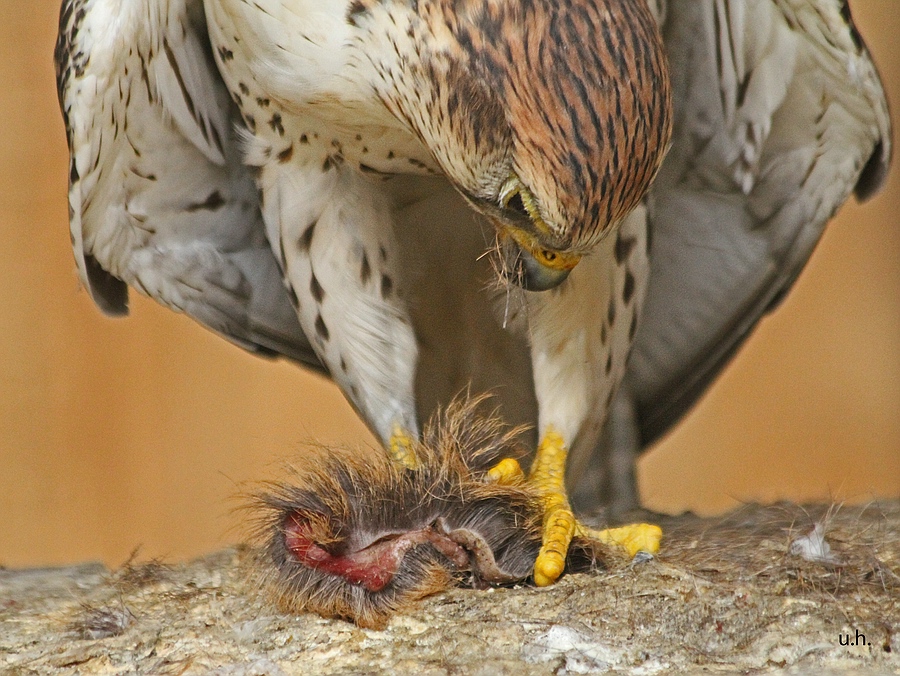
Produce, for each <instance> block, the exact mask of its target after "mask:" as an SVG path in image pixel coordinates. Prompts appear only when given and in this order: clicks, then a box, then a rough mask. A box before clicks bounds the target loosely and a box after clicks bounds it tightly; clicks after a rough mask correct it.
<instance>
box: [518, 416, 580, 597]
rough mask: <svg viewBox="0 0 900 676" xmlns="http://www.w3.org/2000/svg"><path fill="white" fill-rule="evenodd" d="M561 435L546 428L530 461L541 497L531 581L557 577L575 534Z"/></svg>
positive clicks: (541, 584) (545, 582) (532, 479)
mask: <svg viewBox="0 0 900 676" xmlns="http://www.w3.org/2000/svg"><path fill="white" fill-rule="evenodd" d="M567 455H568V450H567V449H566V446H565V442H564V441H563V438H562V436H561V435H560V434H559V433H558V432H556V430H554V429H552V428H549V429H548V430H547V431H546V432H545V433H544V438H543V439H542V440H541V443H540V445H539V446H538V449H537V454H536V455H535V457H534V463H533V464H532V465H531V474H530V476H529V477H528V480H529V482H530V483H531V484H532V485H533V486H534V487H535V488H537V490H538V491H539V492H540V494H541V498H542V500H543V501H544V537H543V544H542V545H541V551H540V552H539V553H538V556H537V559H536V560H535V562H534V583H535V584H536V585H537V586H538V587H546V586H547V585H551V584H553V583H554V582H556V581H557V580H558V579H559V576H560V575H562V573H563V570H564V569H565V567H566V554H567V553H568V551H569V545H570V544H571V542H572V538H573V537H574V535H575V515H574V514H572V508H571V507H570V506H569V498H568V496H567V495H566V485H565V480H566V456H567Z"/></svg>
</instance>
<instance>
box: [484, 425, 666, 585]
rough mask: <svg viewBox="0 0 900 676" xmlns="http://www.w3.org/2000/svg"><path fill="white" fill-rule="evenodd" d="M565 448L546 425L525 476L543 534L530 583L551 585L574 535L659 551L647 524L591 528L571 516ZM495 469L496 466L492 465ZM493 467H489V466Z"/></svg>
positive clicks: (656, 532)
mask: <svg viewBox="0 0 900 676" xmlns="http://www.w3.org/2000/svg"><path fill="white" fill-rule="evenodd" d="M567 455H568V451H567V449H566V446H565V442H564V440H563V438H562V436H561V435H560V434H559V433H558V432H556V431H555V430H554V429H552V428H549V429H548V430H547V431H546V432H545V433H544V438H543V440H542V441H541V443H540V445H539V446H538V450H537V454H536V455H535V458H534V464H533V465H532V466H531V474H530V476H529V478H528V481H529V483H531V484H532V485H533V486H534V487H535V488H536V489H537V490H538V491H539V492H540V494H541V498H542V500H543V502H544V536H543V544H542V545H541V551H540V552H539V553H538V556H537V559H536V560H535V562H534V583H535V584H536V585H537V586H538V587H546V586H547V585H551V584H553V583H554V582H556V580H558V579H559V576H560V575H562V573H563V570H565V567H566V555H567V554H568V552H569V545H571V543H572V538H573V537H574V536H575V535H578V536H579V537H584V538H586V539H591V540H597V541H599V542H601V543H603V544H605V545H610V546H615V547H619V548H621V549H623V550H624V551H625V552H626V553H627V554H628V556H629V557H633V556H634V555H635V554H637V553H638V552H639V551H646V552H650V553H651V554H655V553H656V552H658V551H659V541H660V539H661V537H662V530H661V529H660V528H659V527H658V526H653V525H650V524H634V525H630V526H622V527H621V528H608V529H606V530H595V529H592V528H588V527H587V526H583V525H582V524H580V523H578V521H576V519H575V515H574V514H573V513H572V508H571V506H570V505H569V498H568V496H567V495H566V486H565V474H566V456H567ZM495 469H496V468H495ZM492 471H493V470H492Z"/></svg>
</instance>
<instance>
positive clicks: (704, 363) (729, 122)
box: [627, 0, 891, 445]
mask: <svg viewBox="0 0 900 676" xmlns="http://www.w3.org/2000/svg"><path fill="white" fill-rule="evenodd" d="M664 35H665V40H666V44H667V47H668V49H669V57H670V61H671V64H672V70H673V76H674V82H675V91H676V104H675V105H676V118H675V138H674V141H673V146H672V150H671V152H670V154H669V156H668V158H667V160H666V162H665V164H664V166H663V168H662V170H661V172H660V175H659V177H658V180H657V182H656V184H655V186H654V189H653V196H652V200H653V201H652V222H653V235H654V239H653V249H652V256H651V258H652V264H651V265H652V271H651V280H650V287H649V292H648V294H649V295H648V299H647V304H646V306H645V314H644V318H643V323H642V325H641V327H640V329H639V331H638V334H637V338H636V344H635V348H634V352H633V354H632V357H631V363H630V367H629V371H628V380H627V387H628V388H630V392H631V394H632V396H633V397H634V399H635V403H636V411H637V420H638V423H639V426H640V432H641V443H642V445H647V444H649V443H652V442H653V441H654V440H655V439H656V438H658V437H659V436H660V435H661V434H663V433H664V432H665V431H666V430H668V429H669V427H670V426H671V425H672V424H673V423H675V422H676V421H677V420H678V419H679V418H680V417H681V415H682V414H683V413H685V412H686V411H687V410H688V409H689V408H690V407H691V406H692V405H693V403H694V402H695V401H696V400H697V398H698V397H699V396H700V395H701V394H702V393H703V392H704V391H705V389H706V387H707V386H708V385H709V384H710V382H711V381H712V380H713V379H714V378H715V377H716V376H717V375H718V373H719V371H720V370H721V369H722V368H723V366H724V365H725V364H726V363H727V362H728V361H729V359H730V358H731V357H732V356H733V354H734V353H735V351H736V350H737V349H738V348H739V346H740V345H741V344H742V343H743V341H744V340H745V339H746V338H747V336H748V335H749V334H750V332H751V331H752V330H753V328H754V327H755V325H756V323H757V322H758V321H759V320H760V318H761V317H762V316H763V315H764V314H765V313H766V312H768V311H769V310H771V309H772V308H773V307H774V306H775V305H776V304H777V303H778V301H779V300H780V299H781V298H783V297H784V295H785V293H787V291H788V290H789V289H790V287H791V285H792V284H793V283H794V280H795V279H796V278H797V275H798V274H799V273H800V271H801V270H802V269H803V266H804V265H805V264H806V262H807V260H808V259H809V257H810V255H811V254H812V251H813V249H814V248H815V246H816V244H817V243H818V241H819V238H820V237H821V235H822V232H823V230H824V227H825V224H826V223H827V221H828V220H829V219H830V218H831V217H832V216H833V214H834V213H835V211H836V210H837V209H838V208H839V207H840V206H841V205H842V204H843V203H844V201H845V200H846V199H847V198H848V197H849V195H850V193H851V192H853V191H855V192H856V194H857V196H858V197H859V198H866V197H868V196H870V195H871V194H873V193H874V192H875V191H876V190H877V188H878V187H879V186H880V185H881V182H882V181H883V179H884V177H885V175H886V173H887V168H888V164H889V160H890V147H891V139H890V127H889V125H890V122H889V117H888V111H887V103H886V101H885V97H884V92H883V89H882V86H881V82H880V80H879V77H878V74H877V72H876V70H875V67H874V65H873V63H872V60H871V58H870V56H869V54H868V52H867V50H866V48H865V45H864V43H863V42H862V40H861V38H860V36H859V34H858V32H857V31H856V29H855V27H854V26H853V23H852V19H851V17H850V13H849V9H848V5H847V3H846V2H838V1H836V0H816V1H815V2H809V1H808V0H807V1H804V2H798V1H796V0H794V1H789V0H778V1H774V0H756V1H755V2H754V1H750V0H732V1H718V2H712V1H706V2H697V1H695V0H686V1H682V2H675V3H672V4H671V5H670V7H669V12H668V18H667V23H666V25H665V27H664Z"/></svg>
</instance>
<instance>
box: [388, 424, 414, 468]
mask: <svg viewBox="0 0 900 676" xmlns="http://www.w3.org/2000/svg"><path fill="white" fill-rule="evenodd" d="M389 446H390V450H391V457H392V458H393V459H394V460H396V461H397V462H398V463H400V464H401V465H403V466H404V467H406V468H408V469H417V468H418V467H419V460H418V458H416V449H415V441H414V440H413V437H412V435H410V434H409V432H407V431H406V430H405V429H403V428H402V427H400V425H394V429H393V430H392V431H391V439H390V442H389Z"/></svg>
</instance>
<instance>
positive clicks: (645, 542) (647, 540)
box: [577, 523, 662, 558]
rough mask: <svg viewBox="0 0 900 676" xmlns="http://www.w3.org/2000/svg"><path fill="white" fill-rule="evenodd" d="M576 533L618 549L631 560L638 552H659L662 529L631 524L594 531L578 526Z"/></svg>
mask: <svg viewBox="0 0 900 676" xmlns="http://www.w3.org/2000/svg"><path fill="white" fill-rule="evenodd" d="M577 532H578V535H579V536H580V537H584V538H588V539H590V540H598V541H599V542H602V543H603V544H605V545H610V546H614V547H620V548H621V549H623V550H625V553H626V554H628V556H629V557H632V558H633V557H634V555H635V554H637V553H638V552H649V553H650V554H656V553H657V552H658V551H659V542H660V540H661V539H662V528H660V527H659V526H654V525H653V524H649V523H633V524H630V525H628V526H621V527H619V528H606V529H604V530H594V529H593V528H588V527H587V526H582V525H581V524H578V527H577Z"/></svg>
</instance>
